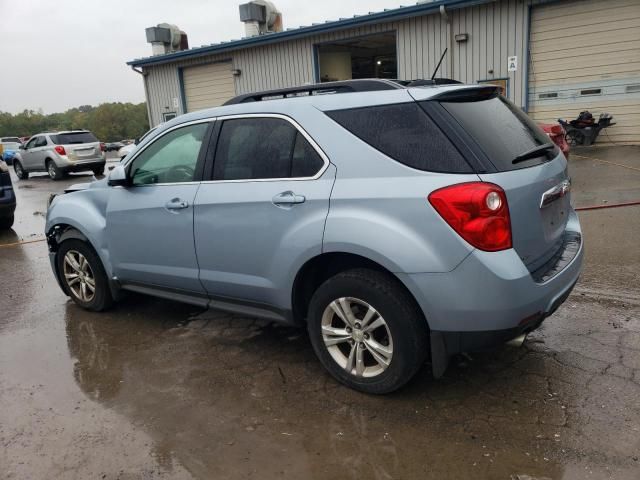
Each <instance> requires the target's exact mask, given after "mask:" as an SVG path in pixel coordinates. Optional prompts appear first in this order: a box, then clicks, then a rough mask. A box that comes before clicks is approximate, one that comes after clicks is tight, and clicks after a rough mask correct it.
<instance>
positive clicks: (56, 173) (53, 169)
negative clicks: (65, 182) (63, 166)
mask: <svg viewBox="0 0 640 480" xmlns="http://www.w3.org/2000/svg"><path fill="white" fill-rule="evenodd" d="M46 166H47V173H48V174H49V178H51V180H60V179H61V178H62V177H64V173H63V172H62V170H60V169H59V168H58V166H57V165H56V162H54V161H53V160H47V163H46Z"/></svg>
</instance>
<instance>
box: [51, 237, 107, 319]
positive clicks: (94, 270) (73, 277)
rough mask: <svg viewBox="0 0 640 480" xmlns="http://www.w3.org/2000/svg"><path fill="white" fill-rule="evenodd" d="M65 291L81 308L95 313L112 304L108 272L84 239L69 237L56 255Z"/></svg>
mask: <svg viewBox="0 0 640 480" xmlns="http://www.w3.org/2000/svg"><path fill="white" fill-rule="evenodd" d="M56 264H57V267H58V274H59V275H60V280H61V282H62V285H63V290H64V292H65V293H66V294H67V295H68V296H70V297H71V299H72V300H73V301H74V302H75V303H77V304H78V305H80V306H81V307H82V308H85V309H87V310H91V311H94V312H100V311H102V310H106V309H107V308H109V307H110V306H111V305H112V304H113V297H112V296H111V290H110V289H109V283H108V280H107V274H106V273H105V271H104V267H103V266H102V262H101V261H100V258H99V257H98V255H97V254H96V253H95V251H94V250H93V248H91V246H90V245H89V244H87V243H86V242H83V241H81V240H76V239H72V240H66V241H64V242H62V244H60V247H59V248H58V252H57V254H56Z"/></svg>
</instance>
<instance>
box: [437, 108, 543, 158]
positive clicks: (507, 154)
mask: <svg viewBox="0 0 640 480" xmlns="http://www.w3.org/2000/svg"><path fill="white" fill-rule="evenodd" d="M441 105H442V106H443V107H444V108H445V109H446V110H447V111H448V112H449V113H451V115H453V117H454V118H455V119H456V120H457V121H458V123H459V124H460V125H461V126H462V128H464V129H465V130H466V132H467V133H468V134H469V135H471V137H473V139H474V140H475V141H476V143H477V144H478V145H479V146H480V148H481V149H482V150H483V151H484V153H485V154H486V155H487V157H488V158H489V160H490V161H491V163H493V164H494V165H495V167H496V169H498V171H506V170H515V169H518V168H524V167H531V166H533V165H538V164H540V163H541V162H543V161H544V159H545V158H544V155H545V153H544V152H542V153H541V154H540V157H538V158H533V159H531V160H526V161H524V162H521V163H516V164H515V165H514V164H513V163H512V161H513V160H514V159H515V158H516V157H517V156H518V155H520V154H521V153H524V152H526V151H527V150H531V149H532V148H534V147H536V146H538V145H542V144H545V143H550V140H549V137H548V136H547V135H545V133H544V132H543V131H542V130H540V129H539V128H538V126H537V125H536V124H535V123H534V122H533V120H531V119H530V118H529V117H528V116H527V114H526V113H524V112H523V111H522V110H520V109H519V108H518V107H517V106H515V105H514V104H513V103H511V102H509V101H508V100H507V99H505V98H504V97H497V96H496V97H492V98H489V99H484V100H478V101H459V102H442V103H441Z"/></svg>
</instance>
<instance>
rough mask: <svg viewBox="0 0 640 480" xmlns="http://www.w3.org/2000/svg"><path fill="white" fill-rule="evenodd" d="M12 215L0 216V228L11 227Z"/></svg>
mask: <svg viewBox="0 0 640 480" xmlns="http://www.w3.org/2000/svg"><path fill="white" fill-rule="evenodd" d="M14 218H15V217H14V216H13V215H11V216H10V217H3V218H0V229H8V228H11V227H13V222H14Z"/></svg>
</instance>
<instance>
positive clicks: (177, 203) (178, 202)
mask: <svg viewBox="0 0 640 480" xmlns="http://www.w3.org/2000/svg"><path fill="white" fill-rule="evenodd" d="M188 207H189V202H186V201H184V200H182V199H181V198H172V199H171V200H169V201H168V202H167V203H165V204H164V208H166V209H167V210H182V209H183V208H188Z"/></svg>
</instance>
